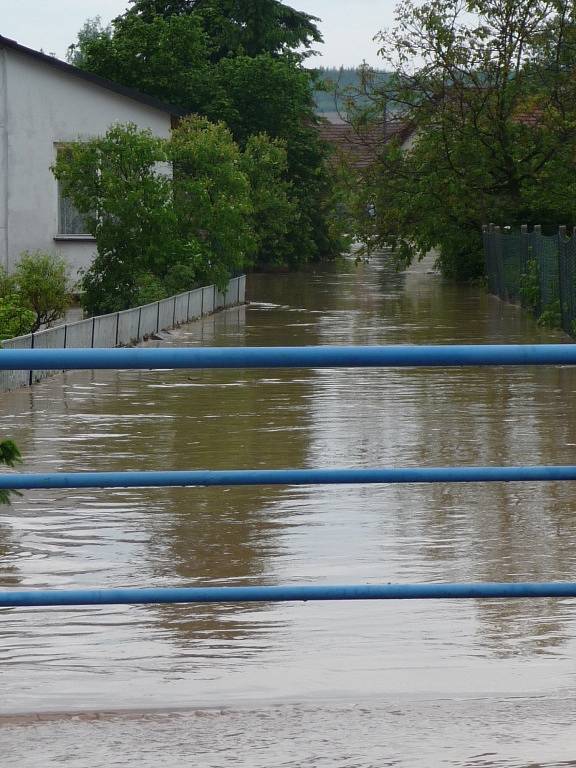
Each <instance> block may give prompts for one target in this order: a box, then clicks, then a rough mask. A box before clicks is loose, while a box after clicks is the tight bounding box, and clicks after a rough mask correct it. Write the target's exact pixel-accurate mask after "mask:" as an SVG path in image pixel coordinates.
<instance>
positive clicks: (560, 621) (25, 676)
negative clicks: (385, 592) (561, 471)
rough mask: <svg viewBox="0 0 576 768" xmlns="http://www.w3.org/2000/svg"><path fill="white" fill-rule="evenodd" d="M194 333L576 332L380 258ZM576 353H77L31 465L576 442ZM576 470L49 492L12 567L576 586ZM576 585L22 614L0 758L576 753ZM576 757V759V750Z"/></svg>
mask: <svg viewBox="0 0 576 768" xmlns="http://www.w3.org/2000/svg"><path fill="white" fill-rule="evenodd" d="M249 297H250V298H251V300H252V302H253V303H252V304H251V305H250V306H249V307H248V308H247V309H244V308H242V309H237V310H233V311H227V312H225V313H222V314H219V315H217V316H215V317H213V318H210V319H207V320H206V321H204V322H202V323H198V324H195V325H190V326H185V327H183V328H181V329H178V330H177V331H175V332H174V333H173V336H172V337H171V338H170V339H169V340H168V341H167V342H166V343H168V344H174V345H178V346H180V345H216V346H223V345H224V346H225V345H231V346H237V345H258V346H260V345H313V344H398V343H410V344H411V343H416V344H427V343H431V344H438V343H444V344H448V343H506V342H510V343H512V342H519V343H529V342H547V341H566V339H565V337H562V336H561V335H559V334H556V333H554V332H550V331H545V330H542V329H539V328H538V327H537V326H536V325H535V323H534V322H533V320H532V319H531V318H530V317H529V316H527V315H526V314H525V313H523V312H521V311H520V310H518V309H517V308H515V307H512V306H507V305H505V304H502V303H501V302H499V301H497V300H496V299H494V298H491V297H489V296H486V295H485V294H483V293H482V292H481V291H480V290H479V289H476V288H468V289H456V288H454V287H453V286H450V285H446V284H444V283H443V281H442V280H441V278H439V277H438V276H435V275H430V274H426V272H425V270H421V271H419V272H415V273H407V274H396V273H394V271H393V270H392V269H390V267H389V266H388V264H387V258H386V255H385V254H381V255H380V256H378V257H375V258H374V259H373V260H372V262H371V263H370V264H367V265H361V266H358V267H355V266H354V265H353V264H351V263H347V264H341V265H338V266H331V267H327V268H324V269H321V270H318V271H316V272H312V273H309V274H306V275H280V276H278V275H276V276H255V277H252V278H251V280H250V283H249ZM575 396H576V370H574V369H571V368H552V369H536V368H533V369H528V368H526V369H521V368H518V369H511V368H508V369H506V368H492V369H476V370H475V369H463V370H458V369H453V370H447V371H441V370H437V369H420V370H411V369H402V370H400V369H390V370H370V369H358V370H334V369H333V370H297V371H282V370H274V371H265V370H255V371H194V372H187V371H142V372H133V371H130V372H128V371H121V372H77V373H68V374H66V375H64V376H61V377H56V378H53V379H50V380H48V381H45V382H43V383H41V384H39V385H37V386H35V387H33V388H32V389H30V390H25V391H20V392H15V393H11V394H7V395H3V396H2V398H1V400H0V414H1V417H2V425H3V432H5V433H9V434H10V435H12V436H14V437H15V438H17V440H18V442H19V444H20V447H21V448H22V451H23V453H24V456H25V459H26V461H25V464H24V469H25V470H27V471H44V470H45V471H80V470H89V469H91V470H128V469H134V470H140V469H164V468H172V469H195V468H209V469H219V468H222V469H224V468H264V467H267V468H291V467H356V468H361V467H375V466H398V467H400V466H440V465H450V464H457V465H502V464H513V465H521V464H571V463H576V409H575V408H574V402H575ZM575 513H576V494H575V493H574V487H573V485H572V484H570V483H563V484H562V483H545V484H527V483H524V484H521V483H511V484H486V485H482V484H472V485H446V486H426V485H411V486H370V487H358V486H354V487H351V486H343V487H335V486H319V487H274V488H233V489H218V488H210V489H199V488H196V489H146V490H140V489H128V490H100V491H94V490H70V491H37V492H27V493H25V495H24V496H23V497H22V498H21V499H19V500H17V501H16V502H15V503H14V504H13V506H12V507H10V508H5V509H2V511H1V518H0V586H1V587H2V588H11V587H18V588H42V587H53V588H74V587H78V588H82V587H86V588H88V587H125V586H139V587H142V586H168V585H174V586H183V585H211V584H213V585H226V584H232V585H240V584H242V585H257V584H284V583H291V584H297V583H318V584H323V583H331V584H338V583H356V582H359V583H378V582H412V581H418V582H419V581H428V582H430V581H445V580H446V581H466V580H471V581H472V580H478V581H498V580H502V581H506V580H570V579H576V546H575V545H576V516H575ZM575 654H576V601H574V600H558V599H555V600H552V599H549V600H548V599H545V600H538V601H536V600H532V601H529V600H519V601H459V602H458V601H451V600H447V601H438V602H434V601H406V602H376V601H375V602H356V603H345V602H342V603H305V604H272V605H267V604H266V605H252V606H250V605H228V606H227V605H216V606H186V605H178V606H140V607H138V606H136V607H131V606H119V607H108V606H106V607H92V608H69V609H22V610H6V609H4V610H1V611H0V691H1V696H0V765H1V766H2V767H3V768H4V766H8V767H9V768H11V766H19V767H20V768H40V767H42V768H44V767H45V766H56V765H58V766H59V765H66V766H71V767H72V768H84V767H86V768H95V767H98V768H100V766H101V767H102V768H104V766H126V767H131V766H139V768H148V767H150V768H152V766H158V765H162V766H167V768H176V767H178V768H179V767H180V766H182V765H195V766H214V767H216V768H218V767H219V766H228V765H237V766H246V767H247V768H248V767H252V766H254V767H255V768H258V766H350V767H352V766H354V767H357V768H358V767H360V766H362V767H363V768H364V767H367V766H445V765H446V766H452V765H470V766H506V767H507V768H510V767H512V766H540V765H542V766H544V765H545V766H553V765H554V766H556V765H576V727H575V726H574V718H575V715H576V693H575V692H576V675H575V673H576V666H575V662H574V658H575ZM572 760H574V761H575V762H570V761H572Z"/></svg>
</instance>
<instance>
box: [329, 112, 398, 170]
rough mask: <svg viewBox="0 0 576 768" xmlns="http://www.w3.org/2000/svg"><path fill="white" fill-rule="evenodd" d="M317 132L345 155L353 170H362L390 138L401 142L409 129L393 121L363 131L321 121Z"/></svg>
mask: <svg viewBox="0 0 576 768" xmlns="http://www.w3.org/2000/svg"><path fill="white" fill-rule="evenodd" d="M318 131H319V133H320V136H321V137H322V138H323V139H324V141H327V142H328V143H329V144H332V146H334V147H335V148H336V150H337V151H339V152H341V153H342V154H344V155H346V156H347V157H348V158H349V160H350V162H351V164H352V165H353V166H354V167H355V168H358V169H362V168H367V167H368V166H370V165H372V163H373V162H374V161H375V160H376V158H377V156H378V152H379V151H380V149H381V148H382V146H383V145H384V144H386V143H387V142H388V141H390V140H391V139H392V138H399V139H400V140H401V141H403V140H404V139H405V137H406V135H408V134H409V133H410V131H411V128H410V126H409V125H408V124H407V123H403V122H399V121H393V120H390V121H387V122H385V123H379V124H378V123H377V124H373V125H371V126H369V127H368V128H365V129H356V128H354V126H352V125H350V124H349V123H345V122H339V123H333V122H328V121H326V120H321V121H320V122H319V123H318Z"/></svg>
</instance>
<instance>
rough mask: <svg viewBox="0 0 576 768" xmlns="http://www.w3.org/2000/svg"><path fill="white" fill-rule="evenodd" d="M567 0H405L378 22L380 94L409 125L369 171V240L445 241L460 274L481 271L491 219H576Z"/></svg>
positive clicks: (406, 245) (410, 247)
mask: <svg viewBox="0 0 576 768" xmlns="http://www.w3.org/2000/svg"><path fill="white" fill-rule="evenodd" d="M573 11H574V9H573V7H572V3H569V2H566V1H565V0H551V1H549V0H515V2H511V1H508V0H506V1H505V2H494V0H468V1H467V2H461V0H428V2H425V3H423V4H416V3H415V2H412V0H405V2H403V3H401V4H400V5H399V6H398V9H397V14H396V20H397V23H396V27H395V28H394V29H393V30H392V31H391V32H388V33H381V35H380V40H381V43H382V49H381V54H382V56H383V58H384V61H385V64H386V68H387V69H389V70H393V71H394V72H395V73H396V74H395V77H394V78H392V79H391V80H390V81H389V83H388V86H387V87H386V88H385V89H384V90H383V91H382V92H381V94H380V96H379V99H378V109H379V111H380V113H382V111H383V110H384V109H385V107H386V105H387V104H388V103H392V104H393V105H394V107H395V109H400V110H401V111H402V115H403V118H404V120H405V121H406V122H407V123H408V125H409V126H410V127H411V130H412V132H413V135H414V137H415V139H414V142H413V146H412V147H411V148H410V149H409V151H406V152H404V151H400V149H399V145H398V142H396V143H392V144H390V145H388V146H387V148H386V149H385V151H384V152H383V153H382V156H381V158H380V161H379V163H378V164H377V166H376V168H375V169H372V171H371V173H370V175H369V182H370V185H369V189H368V191H367V200H370V201H371V202H372V203H374V205H375V210H376V213H377V215H376V217H375V218H374V222H373V226H372V227H371V230H370V233H369V237H368V240H369V241H371V242H372V243H378V242H379V243H382V242H391V243H392V244H393V245H394V246H395V247H396V249H397V252H398V254H399V257H400V259H401V260H402V261H404V262H406V261H410V260H411V259H412V258H414V257H417V256H420V255H422V254H423V253H425V252H426V251H427V250H428V249H430V248H433V247H435V248H438V249H439V250H440V265H441V267H442V269H443V270H444V272H445V273H446V274H449V275H451V276H454V277H457V278H469V277H475V276H477V275H479V274H480V273H481V272H482V269H483V264H482V255H481V236H480V231H481V225H482V224H483V223H486V222H488V221H497V222H501V223H503V224H511V225H513V224H515V223H519V222H530V221H532V222H539V223H542V224H546V223H548V222H551V223H552V222H554V223H556V224H557V223H558V222H559V221H565V222H566V223H570V222H572V220H573V219H574V214H575V212H576V211H575V209H574V205H573V203H572V199H573V196H572V188H573V185H574V182H573V180H572V173H571V167H572V162H573V161H572V158H573V156H574V154H573V153H574V143H575V140H576V122H575V121H574V108H573V105H574V103H576V102H575V101H574V95H575V88H576V81H575V80H574V77H573V74H572V73H573V70H572V69H571V67H570V66H568V65H567V64H566V62H567V61H571V60H573V56H572V57H570V56H569V52H570V51H572V50H573V49H572V44H571V39H572V36H573V34H574V26H573V19H572V16H573Z"/></svg>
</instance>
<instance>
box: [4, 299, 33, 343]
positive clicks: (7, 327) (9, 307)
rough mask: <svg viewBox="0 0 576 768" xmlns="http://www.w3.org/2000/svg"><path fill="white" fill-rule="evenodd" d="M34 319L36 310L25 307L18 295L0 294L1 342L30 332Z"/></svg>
mask: <svg viewBox="0 0 576 768" xmlns="http://www.w3.org/2000/svg"><path fill="white" fill-rule="evenodd" d="M34 319H35V318H34V312H32V311H31V310H30V309H26V308H25V307H23V306H22V305H21V304H20V303H19V301H18V297H16V296H14V295H13V294H8V295H3V296H0V342H2V341H4V340H5V339H13V338H15V337H16V336H24V335H25V334H27V333H30V332H31V331H32V328H33V327H34Z"/></svg>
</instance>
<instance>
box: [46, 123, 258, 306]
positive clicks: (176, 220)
mask: <svg viewBox="0 0 576 768" xmlns="http://www.w3.org/2000/svg"><path fill="white" fill-rule="evenodd" d="M240 160H241V158H240V150H239V148H238V146H237V145H236V144H235V142H234V140H233V138H232V136H231V134H230V131H229V130H228V129H227V128H226V126H224V125H223V124H222V123H219V124H214V123H211V122H209V121H208V120H207V119H206V118H201V117H189V118H187V119H185V120H183V121H181V123H180V125H179V126H178V127H177V128H176V129H175V130H174V131H173V133H172V137H171V139H170V140H167V139H159V138H156V137H154V136H153V135H152V134H151V133H150V131H140V130H138V129H137V128H136V126H134V125H131V124H129V125H126V126H121V125H116V126H113V127H112V128H111V129H110V130H109V131H108V132H107V134H106V135H105V136H103V137H101V138H98V139H93V140H91V141H88V142H78V143H74V144H71V145H70V146H69V147H68V148H67V151H66V152H61V153H60V154H59V156H58V160H57V162H56V165H55V166H54V173H55V175H56V177H57V178H58V179H59V180H60V183H61V184H62V189H63V191H64V193H65V194H66V195H67V196H68V197H70V198H71V199H72V200H73V202H74V204H75V205H76V207H77V208H78V209H79V210H80V211H81V212H82V213H83V214H84V216H85V221H86V223H87V227H88V231H89V232H90V234H92V235H93V236H94V237H95V239H96V245H97V249H98V253H97V256H96V258H95V260H94V262H93V264H92V266H91V267H90V269H89V270H88V271H87V272H86V273H85V274H84V276H83V278H82V287H83V289H84V293H83V295H82V302H83V304H84V307H85V309H86V310H87V311H88V312H90V313H97V312H98V313H101V312H114V311H118V310H121V309H126V308H127V307H131V306H136V305H138V304H143V303H147V302H149V301H156V300H158V299H160V298H163V297H164V296H166V295H168V294H170V293H175V292H178V291H184V290H190V289H191V288H192V287H194V285H195V284H197V283H198V282H205V281H209V282H212V281H213V282H216V283H217V284H218V285H220V286H221V285H224V283H225V282H226V281H227V280H228V279H229V277H230V276H231V274H233V273H234V272H235V271H237V270H240V269H242V268H245V267H246V266H247V265H248V264H249V263H250V260H251V257H252V254H253V252H254V249H255V237H254V233H253V230H252V227H251V219H250V217H251V214H252V203H251V198H250V184H249V181H248V178H247V177H246V175H245V174H244V173H243V171H242V169H241V162H240Z"/></svg>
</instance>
